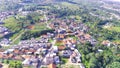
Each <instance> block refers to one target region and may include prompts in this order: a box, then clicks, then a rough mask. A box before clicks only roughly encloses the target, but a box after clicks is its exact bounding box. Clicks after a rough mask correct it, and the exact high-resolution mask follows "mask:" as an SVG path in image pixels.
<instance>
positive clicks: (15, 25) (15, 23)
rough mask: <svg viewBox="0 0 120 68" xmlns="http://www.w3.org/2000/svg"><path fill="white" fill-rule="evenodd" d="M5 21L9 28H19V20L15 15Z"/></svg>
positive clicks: (13, 29)
mask: <svg viewBox="0 0 120 68" xmlns="http://www.w3.org/2000/svg"><path fill="white" fill-rule="evenodd" d="M4 22H5V24H4V25H5V26H6V27H7V28H9V29H10V30H11V31H13V32H14V31H16V30H19V27H18V26H19V24H18V23H19V22H18V21H17V20H16V19H15V17H9V18H7V19H5V20H4Z"/></svg>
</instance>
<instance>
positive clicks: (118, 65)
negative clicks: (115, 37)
mask: <svg viewBox="0 0 120 68" xmlns="http://www.w3.org/2000/svg"><path fill="white" fill-rule="evenodd" d="M106 68H120V62H113V63H111V64H109V65H107V66H106Z"/></svg>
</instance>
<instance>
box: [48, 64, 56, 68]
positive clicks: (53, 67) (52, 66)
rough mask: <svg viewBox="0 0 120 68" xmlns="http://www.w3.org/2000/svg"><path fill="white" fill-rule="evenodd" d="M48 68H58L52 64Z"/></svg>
mask: <svg viewBox="0 0 120 68" xmlns="http://www.w3.org/2000/svg"><path fill="white" fill-rule="evenodd" d="M48 68H57V67H56V65H55V64H53V63H51V64H49V65H48Z"/></svg>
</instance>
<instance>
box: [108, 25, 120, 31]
mask: <svg viewBox="0 0 120 68" xmlns="http://www.w3.org/2000/svg"><path fill="white" fill-rule="evenodd" d="M107 29H108V30H110V31H116V32H120V27H114V26H112V27H108V28H107Z"/></svg>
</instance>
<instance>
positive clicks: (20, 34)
mask: <svg viewBox="0 0 120 68" xmlns="http://www.w3.org/2000/svg"><path fill="white" fill-rule="evenodd" d="M24 32H25V30H22V32H21V33H20V34H19V35H18V36H17V37H16V38H15V39H14V40H12V42H11V44H12V43H14V42H15V41H16V40H17V39H18V38H20V37H21V35H22V34H23V33H24Z"/></svg>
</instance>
